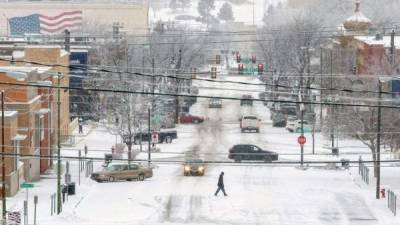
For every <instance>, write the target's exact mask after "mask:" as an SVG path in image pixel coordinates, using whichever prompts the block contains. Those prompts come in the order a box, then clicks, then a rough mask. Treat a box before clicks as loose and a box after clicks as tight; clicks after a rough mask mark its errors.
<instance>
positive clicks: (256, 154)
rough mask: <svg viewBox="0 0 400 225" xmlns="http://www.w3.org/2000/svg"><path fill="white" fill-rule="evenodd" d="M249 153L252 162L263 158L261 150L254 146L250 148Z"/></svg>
mask: <svg viewBox="0 0 400 225" xmlns="http://www.w3.org/2000/svg"><path fill="white" fill-rule="evenodd" d="M251 153H252V154H251V159H252V160H260V159H262V158H263V157H264V155H263V152H262V150H261V149H260V148H259V147H257V146H255V145H253V146H251Z"/></svg>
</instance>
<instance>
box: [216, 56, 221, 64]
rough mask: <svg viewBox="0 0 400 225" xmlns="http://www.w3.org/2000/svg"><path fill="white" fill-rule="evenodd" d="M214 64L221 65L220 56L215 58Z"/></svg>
mask: <svg viewBox="0 0 400 225" xmlns="http://www.w3.org/2000/svg"><path fill="white" fill-rule="evenodd" d="M215 63H216V64H221V56H220V55H217V56H216V59H215Z"/></svg>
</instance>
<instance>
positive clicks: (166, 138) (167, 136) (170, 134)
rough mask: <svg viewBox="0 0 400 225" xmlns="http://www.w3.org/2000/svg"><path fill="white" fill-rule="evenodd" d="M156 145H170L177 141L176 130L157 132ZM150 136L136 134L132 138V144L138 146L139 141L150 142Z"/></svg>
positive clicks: (141, 133) (142, 133) (144, 133)
mask: <svg viewBox="0 0 400 225" xmlns="http://www.w3.org/2000/svg"><path fill="white" fill-rule="evenodd" d="M157 134H158V143H164V142H165V143H168V144H169V143H172V140H174V139H177V138H178V135H177V132H176V130H163V131H158V132H157ZM149 137H151V134H150V136H149V133H148V132H139V133H137V134H136V135H135V136H134V138H133V143H134V144H135V145H138V144H140V139H141V140H142V142H145V141H150V138H149Z"/></svg>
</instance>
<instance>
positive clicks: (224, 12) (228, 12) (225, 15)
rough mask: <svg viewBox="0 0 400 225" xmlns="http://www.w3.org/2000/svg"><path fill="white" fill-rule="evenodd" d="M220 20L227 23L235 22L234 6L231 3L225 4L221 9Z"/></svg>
mask: <svg viewBox="0 0 400 225" xmlns="http://www.w3.org/2000/svg"><path fill="white" fill-rule="evenodd" d="M218 18H219V19H221V20H225V21H233V20H234V17H233V11H232V6H231V5H230V4H229V3H226V2H225V3H224V4H223V5H222V6H221V8H220V9H219V13H218Z"/></svg>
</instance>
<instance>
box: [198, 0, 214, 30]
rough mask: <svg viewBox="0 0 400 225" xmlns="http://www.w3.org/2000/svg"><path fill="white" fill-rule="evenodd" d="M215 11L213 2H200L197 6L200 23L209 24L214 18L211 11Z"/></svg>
mask: <svg viewBox="0 0 400 225" xmlns="http://www.w3.org/2000/svg"><path fill="white" fill-rule="evenodd" d="M213 9H215V1H214V0H200V1H199V3H198V5H197V11H198V12H199V15H200V19H201V21H203V22H205V23H206V24H211V23H212V22H213V21H214V20H215V18H214V16H213V15H212V14H211V11H212V10H213Z"/></svg>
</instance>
